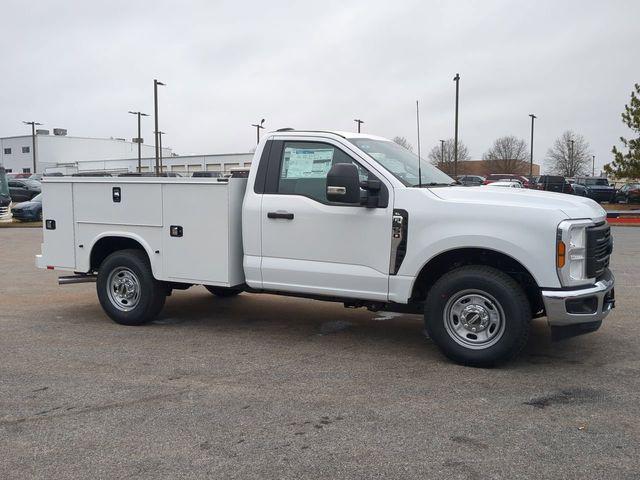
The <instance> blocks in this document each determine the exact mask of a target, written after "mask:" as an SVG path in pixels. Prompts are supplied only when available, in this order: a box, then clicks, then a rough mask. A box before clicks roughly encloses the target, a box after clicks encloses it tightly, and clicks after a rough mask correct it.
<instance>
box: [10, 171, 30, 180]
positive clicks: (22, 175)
mask: <svg viewBox="0 0 640 480" xmlns="http://www.w3.org/2000/svg"><path fill="white" fill-rule="evenodd" d="M30 176H31V174H30V173H14V172H10V173H7V178H8V179H12V178H29V177H30Z"/></svg>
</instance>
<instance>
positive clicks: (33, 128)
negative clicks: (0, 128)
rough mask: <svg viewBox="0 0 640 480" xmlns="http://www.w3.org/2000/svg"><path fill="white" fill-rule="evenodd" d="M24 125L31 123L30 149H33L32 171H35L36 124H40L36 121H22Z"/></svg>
mask: <svg viewBox="0 0 640 480" xmlns="http://www.w3.org/2000/svg"><path fill="white" fill-rule="evenodd" d="M22 123H24V124H25V125H31V149H32V150H33V173H37V172H36V165H37V163H36V125H42V124H41V123H38V122H33V121H31V122H22Z"/></svg>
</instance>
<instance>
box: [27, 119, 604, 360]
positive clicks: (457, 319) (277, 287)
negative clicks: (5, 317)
mask: <svg viewBox="0 0 640 480" xmlns="http://www.w3.org/2000/svg"><path fill="white" fill-rule="evenodd" d="M454 183H455V182H454V181H453V180H452V179H451V178H450V177H449V176H447V175H446V174H444V173H443V172H441V171H440V170H438V169H436V168H435V167H433V166H432V165H430V164H428V163H427V162H425V161H424V160H422V162H421V164H420V168H418V157H417V156H415V155H414V154H412V153H410V152H409V151H408V150H406V149H404V148H402V147H400V146H398V145H396V144H395V143H393V142H391V141H389V140H387V139H384V138H380V137H375V136H371V135H362V134H353V133H341V132H329V131H294V130H292V129H283V130H279V131H276V132H273V133H270V134H268V135H267V136H266V137H265V138H264V139H263V141H262V142H261V144H260V145H259V146H258V149H257V150H256V153H255V157H254V159H253V162H252V164H251V169H250V172H249V175H248V178H234V177H232V178H229V179H218V178H190V179H189V178H163V177H152V178H145V177H126V178H125V177H118V178H87V177H83V178H80V177H77V178H73V177H67V178H62V177H58V178H55V177H48V178H45V179H44V182H43V194H44V201H43V206H44V214H43V215H44V217H43V218H44V220H45V221H44V226H43V228H44V230H43V231H44V244H43V246H42V255H38V256H37V260H36V263H37V265H38V267H40V268H47V269H55V270H63V271H64V270H68V271H72V272H74V275H73V276H67V277H60V279H59V282H60V283H61V284H63V283H78V282H85V281H97V293H98V298H99V300H100V303H101V305H102V307H103V308H104V310H105V312H106V313H107V315H109V316H110V317H111V318H112V319H113V320H115V321H116V322H118V323H121V324H124V325H140V324H143V323H145V322H148V321H150V320H152V319H153V318H154V317H156V315H158V313H159V312H160V310H161V309H162V307H163V305H164V303H165V298H166V297H167V296H168V295H170V294H171V291H172V289H184V288H188V287H190V286H192V285H204V286H205V287H206V288H207V289H208V290H209V291H210V292H211V293H212V294H214V295H217V296H222V297H228V296H233V295H236V294H238V293H240V292H250V293H272V294H282V295H292V296H301V297H308V298H312V299H316V300H329V301H338V302H342V303H344V305H345V306H347V307H367V308H369V309H372V310H378V309H387V310H391V311H403V312H413V313H420V314H424V322H425V327H426V332H427V334H428V335H429V337H430V338H431V339H432V340H433V341H434V342H435V343H436V344H437V345H438V347H439V348H440V349H441V350H442V351H443V352H444V354H445V355H447V356H448V357H449V358H451V359H453V360H454V361H457V362H460V363H463V364H467V365H479V366H487V365H493V364H497V363H500V362H503V361H505V360H507V359H509V358H511V357H513V356H514V355H516V354H517V353H518V352H519V351H520V350H521V349H522V347H523V346H524V345H525V343H526V341H527V338H528V333H529V326H530V322H531V319H532V318H535V317H541V316H546V317H547V319H548V323H549V325H550V326H551V329H552V332H553V334H554V336H556V337H563V336H571V335H576V334H579V333H584V332H588V331H594V330H596V329H598V327H599V326H600V325H601V323H602V320H603V318H604V317H606V316H607V314H608V313H609V311H610V310H611V309H612V308H613V306H614V290H613V285H614V278H613V275H612V274H611V272H610V271H609V269H608V265H609V256H610V254H611V250H612V239H611V236H610V230H609V226H608V225H607V223H606V215H605V211H604V210H603V209H602V208H601V207H600V206H599V205H598V204H597V203H595V202H594V201H592V200H589V199H586V198H582V197H577V196H571V195H566V194H557V193H549V192H540V191H534V190H525V189H500V188H477V187H461V186H455V185H453V184H454Z"/></svg>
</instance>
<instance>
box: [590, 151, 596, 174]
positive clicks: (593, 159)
mask: <svg viewBox="0 0 640 480" xmlns="http://www.w3.org/2000/svg"><path fill="white" fill-rule="evenodd" d="M591 162H592V163H591V176H592V177H595V176H596V156H595V155H591Z"/></svg>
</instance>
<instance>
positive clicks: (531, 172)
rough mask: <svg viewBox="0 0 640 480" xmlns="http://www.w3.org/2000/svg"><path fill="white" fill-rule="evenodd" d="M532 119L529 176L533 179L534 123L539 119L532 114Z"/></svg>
mask: <svg viewBox="0 0 640 480" xmlns="http://www.w3.org/2000/svg"><path fill="white" fill-rule="evenodd" d="M529 116H530V117H531V156H530V157H529V176H530V177H533V121H534V120H535V119H536V118H538V117H536V116H535V115H534V114H533V113H530V114H529Z"/></svg>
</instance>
